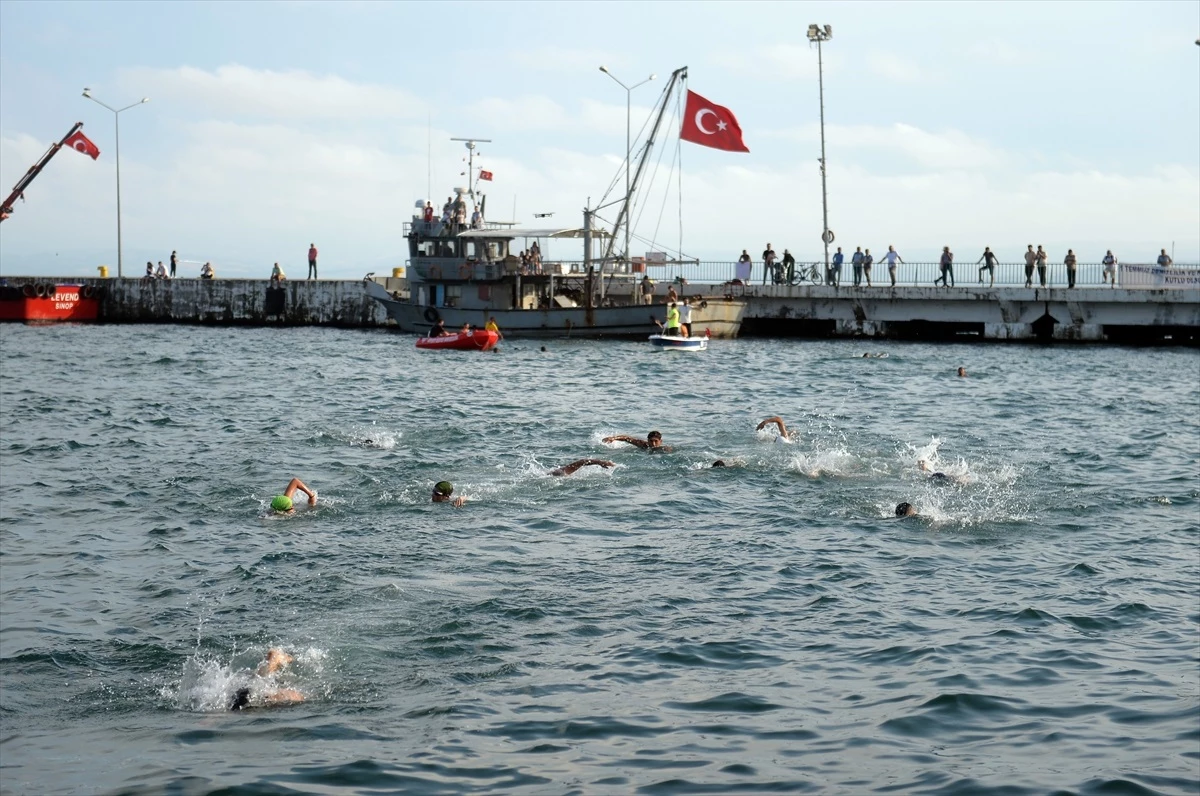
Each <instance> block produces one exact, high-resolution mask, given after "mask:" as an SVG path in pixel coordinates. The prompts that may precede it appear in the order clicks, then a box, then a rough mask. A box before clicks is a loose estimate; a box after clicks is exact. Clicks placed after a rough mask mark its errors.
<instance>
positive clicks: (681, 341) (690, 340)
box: [650, 334, 708, 351]
mask: <svg viewBox="0 0 1200 796" xmlns="http://www.w3.org/2000/svg"><path fill="white" fill-rule="evenodd" d="M650 345H652V346H654V347H655V348H659V349H662V350H663V351H707V350H708V338H707V337H677V336H676V335H673V334H671V335H667V334H652V335H650Z"/></svg>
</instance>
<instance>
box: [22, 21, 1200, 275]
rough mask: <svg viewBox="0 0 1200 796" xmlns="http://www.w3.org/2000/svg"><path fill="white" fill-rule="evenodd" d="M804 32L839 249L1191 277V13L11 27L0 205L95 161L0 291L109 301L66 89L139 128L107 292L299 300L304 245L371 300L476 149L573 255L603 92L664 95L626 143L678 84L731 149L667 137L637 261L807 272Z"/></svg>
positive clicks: (593, 189)
mask: <svg viewBox="0 0 1200 796" xmlns="http://www.w3.org/2000/svg"><path fill="white" fill-rule="evenodd" d="M810 23H817V24H820V25H822V26H823V25H825V24H829V25H831V26H832V29H833V38H832V40H830V41H829V42H828V43H826V44H824V45H822V51H821V56H822V60H823V73H824V89H825V138H826V156H827V161H828V205H829V226H830V228H831V229H832V230H833V231H834V233H835V235H836V236H837V238H836V243H835V245H838V246H843V247H848V248H847V251H853V249H854V247H855V246H864V247H870V248H871V249H872V250H873V251H876V252H879V251H886V249H887V246H888V245H894V246H895V247H896V249H897V251H899V252H900V254H901V255H902V256H903V257H904V258H905V259H906V260H908V261H910V262H915V261H922V260H932V259H934V258H935V256H936V254H937V253H938V252H939V251H940V250H941V247H942V246H950V247H951V248H952V250H954V251H955V252H956V253H958V257H959V259H960V261H964V260H971V261H973V260H974V259H976V258H977V257H978V256H979V254H980V253H981V252H982V251H983V247H984V246H985V245H986V246H991V247H992V248H993V249H994V250H995V251H996V252H997V253H998V254H999V255H1000V257H1001V259H1002V260H1005V261H1017V260H1018V259H1019V258H1020V255H1021V253H1022V252H1023V251H1024V249H1025V245H1026V244H1029V243H1032V244H1034V245H1039V244H1040V245H1043V246H1045V247H1046V249H1047V251H1048V252H1049V253H1050V255H1051V258H1052V259H1054V260H1058V261H1061V258H1062V257H1063V256H1065V254H1066V250H1067V249H1068V248H1073V249H1074V250H1075V252H1076V253H1077V254H1078V255H1079V257H1080V260H1081V261H1082V262H1097V261H1099V259H1100V257H1101V256H1103V254H1104V251H1105V250H1106V249H1112V250H1113V251H1114V252H1115V253H1116V254H1117V256H1118V257H1119V258H1120V259H1121V261H1122V262H1151V261H1153V260H1154V258H1155V257H1156V256H1157V254H1158V251H1159V249H1161V248H1166V249H1167V251H1168V252H1170V251H1171V250H1172V247H1174V251H1175V260H1176V262H1177V263H1185V262H1190V263H1196V262H1200V46H1197V45H1196V43H1195V42H1196V39H1197V36H1200V2H1189V1H1187V0H1178V1H1173V2H1155V1H1154V0H1146V1H1143V2H1130V3H1124V2H1085V1H1079V2H1066V3H1055V2H1037V3H1033V2H1011V3H1008V2H974V3H968V2H962V3H958V2H933V3H902V2H883V3H873V2H808V3H754V2H739V3H732V2H729V3H727V2H707V3H706V2H689V3H683V2H636V3H620V2H611V3H588V2H571V3H523V2H504V3H500V2H478V3H476V2H463V3H455V2H425V3H415V2H413V3H387V2H355V1H353V0H341V1H340V2H294V1H289V0H278V1H277V2H265V3H257V2H200V3H192V2H171V3H144V2H134V3H124V2H102V1H94V2H47V1H46V0H37V1H36V2H25V1H24V0H3V2H0V190H3V191H4V193H5V194H7V193H8V191H9V190H10V189H11V187H12V186H13V185H15V183H16V182H17V181H18V180H19V179H20V178H21V176H22V175H23V174H24V173H25V171H26V170H27V169H28V168H29V167H30V166H31V165H32V164H33V163H34V162H35V161H36V160H37V159H38V158H39V157H40V156H41V155H42V154H43V153H44V152H45V151H46V149H47V148H48V147H49V146H50V145H51V144H53V143H55V142H56V141H58V140H59V139H60V138H62V136H63V135H65V134H66V132H67V131H68V130H69V129H70V127H71V125H72V124H73V123H74V122H76V121H82V122H83V123H84V128H83V129H84V133H85V134H86V135H87V136H88V137H89V138H90V139H91V140H92V141H93V142H95V144H96V145H97V146H98V147H99V148H100V150H101V156H100V159H99V160H98V161H92V160H91V159H90V158H87V157H85V156H83V155H80V154H77V153H75V152H70V151H63V152H60V153H59V154H58V155H57V156H56V157H55V158H54V159H53V160H52V161H51V162H50V164H49V165H48V166H47V167H46V169H45V171H44V172H43V173H42V174H41V175H40V176H39V177H38V178H37V180H36V181H35V182H34V183H33V184H32V185H31V186H30V187H29V188H28V189H27V190H26V192H25V200H26V201H25V202H24V203H22V202H18V203H17V204H16V212H15V213H14V215H13V216H12V217H11V218H10V219H8V220H6V221H4V222H3V224H2V225H0V274H2V275H19V274H30V275H39V274H41V275H63V276H75V275H78V276H85V275H95V274H96V268H97V266H99V265H102V264H104V265H108V266H109V267H110V269H111V270H112V273H114V274H115V272H116V267H115V266H116V263H117V234H116V226H117V223H116V222H117V213H116V159H115V154H116V152H115V146H114V144H115V140H114V139H115V135H114V116H113V114H112V113H111V112H110V111H108V110H105V109H104V108H103V107H101V106H99V105H97V104H95V103H93V102H91V101H89V100H87V99H85V98H84V97H82V96H81V93H82V90H83V89H84V87H89V88H90V89H91V90H92V93H93V95H94V96H96V97H97V98H98V99H100V100H102V101H103V102H105V103H107V104H108V105H110V106H112V107H115V108H120V107H124V106H126V105H130V104H132V103H136V102H137V101H138V100H139V99H141V98H142V97H149V98H150V102H148V103H145V104H143V105H138V106H137V107H134V108H132V109H130V110H128V111H125V112H123V113H121V114H120V117H119V118H120V131H121V136H120V144H121V183H120V185H121V224H122V238H123V264H124V271H125V274H126V275H127V276H136V275H140V274H141V273H142V271H143V269H144V263H145V262H146V260H153V261H155V262H157V261H158V260H167V259H168V257H169V255H170V253H171V251H172V250H177V251H178V252H179V257H180V259H181V260H182V261H183V262H184V266H183V268H182V272H181V274H180V275H181V276H189V275H190V276H195V275H197V274H198V273H199V267H200V263H203V262H205V261H211V262H212V263H213V264H214V266H215V267H216V269H217V275H218V276H219V277H220V276H227V277H235V276H242V277H246V276H249V277H264V278H265V277H266V276H267V275H268V274H269V273H270V269H271V265H272V263H274V262H280V263H281V264H282V265H283V266H284V268H285V269H286V270H288V271H289V272H290V274H291V275H292V276H293V278H295V276H297V275H303V273H304V272H305V270H306V263H305V260H306V253H307V250H308V246H309V244H310V243H316V245H317V246H318V248H319V249H320V251H321V258H320V266H321V276H322V277H326V278H335V277H336V278H359V277H361V276H362V275H363V274H364V273H366V272H368V271H375V272H382V271H386V270H389V269H390V268H391V267H394V266H400V265H403V264H404V260H405V258H406V245H405V240H404V237H403V224H404V222H406V221H408V220H410V218H411V215H412V212H413V207H414V203H415V202H416V201H417V200H421V199H426V198H432V199H433V200H434V201H435V204H438V205H439V206H440V204H441V203H442V202H444V201H445V197H446V196H448V195H449V194H450V192H451V189H452V188H453V187H455V186H459V185H463V184H464V182H465V179H466V178H465V177H463V176H461V173H462V172H463V171H464V170H465V166H466V164H465V163H464V162H463V156H464V155H465V149H464V148H463V145H462V143H460V142H454V141H451V140H450V139H451V138H452V137H477V138H484V139H491V141H492V142H491V143H486V144H483V143H481V144H480V145H479V149H478V152H479V153H481V154H480V157H479V159H478V160H477V162H476V166H477V167H482V168H485V169H487V170H489V171H491V172H492V173H493V174H494V180H493V181H492V182H491V183H490V184H487V183H484V185H485V186H486V187H485V191H486V193H487V195H488V210H487V216H488V218H489V219H490V220H514V221H517V222H518V223H519V224H521V225H524V226H530V227H535V226H536V227H545V226H561V227H564V228H565V227H572V226H578V225H580V224H581V223H582V211H583V208H584V206H585V205H588V204H589V203H590V204H591V206H593V207H594V206H596V205H597V204H599V203H600V202H601V197H603V196H604V195H605V192H606V190H608V189H609V186H610V185H612V184H613V183H614V179H615V180H616V182H617V185H618V189H617V191H616V193H617V194H618V195H619V194H621V193H623V180H624V177H623V175H622V172H621V171H620V169H621V167H622V162H623V160H624V157H625V143H626V142H625V123H626V107H625V105H626V92H625V90H624V89H623V88H621V87H620V86H619V85H617V84H616V83H615V82H614V81H613V80H612V79H610V78H609V77H608V76H607V75H605V74H603V73H602V72H601V71H600V70H599V68H598V67H599V66H600V65H606V66H607V67H608V68H609V70H610V71H611V72H612V73H613V75H615V76H616V77H618V78H619V79H620V80H622V81H623V82H624V83H625V84H626V85H633V84H635V83H637V82H639V81H641V80H643V79H645V78H646V77H647V76H649V75H650V74H652V73H653V74H656V75H657V79H655V80H654V81H651V82H649V83H647V84H645V85H642V86H640V87H638V88H636V89H635V90H634V91H633V92H632V94H631V95H630V98H631V102H632V109H631V113H630V118H631V120H632V121H631V124H632V128H633V131H634V133H635V135H636V134H637V132H638V131H639V130H640V129H642V127H643V124H644V123H645V122H646V120H647V117H648V115H649V113H650V109H651V107H652V106H653V105H654V103H655V102H656V101H657V99H658V95H659V93H660V92H661V91H662V89H663V87H664V86H665V85H666V83H667V78H668V77H669V75H670V74H671V72H672V71H673V70H675V69H677V68H679V67H682V66H687V67H688V81H687V87H688V88H690V89H691V90H692V91H695V92H697V93H699V94H701V95H703V96H704V97H706V98H708V99H709V100H711V101H712V102H715V103H718V104H720V105H723V106H725V107H727V108H728V109H729V110H730V111H732V112H733V113H734V114H735V115H736V117H737V119H738V121H739V123H740V125H741V128H742V130H743V133H744V137H745V143H746V145H747V146H748V147H749V149H750V152H749V153H746V154H743V153H729V152H722V151H718V150H713V149H708V148H705V147H699V146H695V145H693V144H690V143H683V144H679V143H678V119H674V121H673V122H672V127H671V128H670V129H668V130H667V131H666V132H665V133H664V134H663V135H662V136H661V138H660V141H659V147H658V148H657V149H656V150H655V154H654V156H653V160H654V162H656V163H658V164H660V165H659V168H658V171H657V172H655V181H654V184H653V186H652V187H651V190H650V191H649V192H648V193H647V196H646V198H645V199H644V200H643V201H642V203H641V204H640V205H639V209H638V212H636V213H635V218H637V219H638V223H637V225H636V227H635V228H634V233H635V236H636V239H635V241H634V244H633V246H632V247H631V249H632V253H633V254H634V255H637V254H643V253H644V252H645V251H648V250H669V251H682V252H683V253H684V254H685V255H687V256H689V257H694V258H698V259H701V260H722V261H732V260H735V259H736V258H737V256H738V255H739V254H740V253H741V251H742V249H747V250H749V251H750V253H751V254H753V255H756V256H757V254H758V253H759V252H761V250H762V249H763V248H765V244H766V243H767V242H770V243H772V244H773V245H774V248H775V249H776V250H777V251H782V249H784V248H788V249H790V250H791V252H793V253H794V254H795V255H796V257H797V259H799V260H801V261H804V260H819V259H821V258H822V257H823V249H822V244H821V241H820V235H821V230H822V221H821V208H822V199H821V179H820V172H819V164H818V159H819V158H820V123H819V91H818V64H817V52H816V48H815V46H813V45H811V44H809V43H808V41H807V40H806V38H805V31H806V29H807V27H808V25H809V24H810ZM672 107H674V106H672ZM636 146H637V145H636V144H635V148H636ZM660 153H661V154H662V158H661V160H659V154H660ZM676 158H678V163H679V164H681V165H680V166H679V167H676V168H674V169H671V168H670V167H671V164H672V163H673V162H675V161H676ZM619 175H620V176H619ZM668 184H669V185H670V186H671V187H670V189H669V190H664V186H666V185H668ZM612 198H613V195H612V194H611V193H610V194H609V200H611V199H612ZM535 213H553V214H554V215H553V216H552V217H550V218H545V219H535V218H534V214H535ZM601 218H604V219H607V220H608V221H610V222H611V220H612V210H611V208H610V209H609V210H606V211H602V212H601ZM577 246H578V244H577V243H575V242H570V241H554V242H553V244H552V247H551V248H552V251H550V252H547V253H548V254H550V255H553V256H557V257H562V258H568V259H578V258H579V257H580V256H581V251H577V250H576V247H577ZM192 271H194V272H195V273H192Z"/></svg>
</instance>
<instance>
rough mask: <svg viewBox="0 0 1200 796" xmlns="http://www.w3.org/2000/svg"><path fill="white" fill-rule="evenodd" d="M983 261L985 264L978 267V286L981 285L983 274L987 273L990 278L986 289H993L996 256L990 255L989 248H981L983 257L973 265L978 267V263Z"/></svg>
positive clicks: (994, 284) (990, 249) (990, 250)
mask: <svg viewBox="0 0 1200 796" xmlns="http://www.w3.org/2000/svg"><path fill="white" fill-rule="evenodd" d="M985 260H986V261H987V262H986V263H984V264H983V265H980V266H979V284H981V285H982V284H983V272H984V271H987V272H988V274H989V275H990V276H991V283H990V284H989V285H988V287H995V286H996V255H995V254H993V253H992V247H991V246H984V247H983V256H982V257H980V258H979V259H978V260H977V261H976V262H975V264H976V265H979V263H983V262H984V261H985Z"/></svg>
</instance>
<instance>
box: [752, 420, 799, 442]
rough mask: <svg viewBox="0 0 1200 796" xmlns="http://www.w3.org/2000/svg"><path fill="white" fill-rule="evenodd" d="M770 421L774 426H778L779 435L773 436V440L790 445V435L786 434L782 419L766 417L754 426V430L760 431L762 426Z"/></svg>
mask: <svg viewBox="0 0 1200 796" xmlns="http://www.w3.org/2000/svg"><path fill="white" fill-rule="evenodd" d="M772 423H774V424H775V425H776V426H778V427H779V436H778V437H776V438H775V441H776V442H778V443H780V444H783V445H791V444H792V438H791V435H789V434H788V430H787V426H785V425H784V424H783V420H782V419H781V418H779V417H768V418H767V419H766V420H764V421H762V422H761V423H759V424H758V427H757V428H755V429H754V430H755V431H762V430H763V428H765V427H766V426H769V425H770V424H772Z"/></svg>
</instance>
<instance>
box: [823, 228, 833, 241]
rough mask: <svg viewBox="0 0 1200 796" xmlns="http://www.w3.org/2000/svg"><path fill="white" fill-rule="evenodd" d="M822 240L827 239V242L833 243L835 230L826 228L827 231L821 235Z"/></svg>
mask: <svg viewBox="0 0 1200 796" xmlns="http://www.w3.org/2000/svg"><path fill="white" fill-rule="evenodd" d="M821 240H823V241H825V242H826V243H833V230H832V229H827V230H825V232H824V233H822V235H821Z"/></svg>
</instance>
